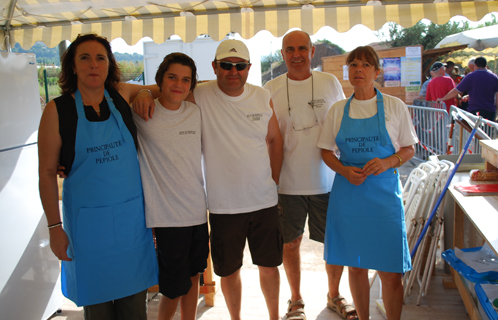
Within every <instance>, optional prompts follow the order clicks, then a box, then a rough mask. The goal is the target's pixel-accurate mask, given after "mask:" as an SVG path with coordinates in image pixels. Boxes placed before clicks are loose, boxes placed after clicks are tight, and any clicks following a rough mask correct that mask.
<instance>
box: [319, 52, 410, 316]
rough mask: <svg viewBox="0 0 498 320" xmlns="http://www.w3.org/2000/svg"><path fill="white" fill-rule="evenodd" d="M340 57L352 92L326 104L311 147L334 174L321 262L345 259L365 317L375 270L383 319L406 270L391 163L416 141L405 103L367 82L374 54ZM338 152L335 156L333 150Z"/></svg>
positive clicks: (399, 295) (394, 306)
mask: <svg viewBox="0 0 498 320" xmlns="http://www.w3.org/2000/svg"><path fill="white" fill-rule="evenodd" d="M346 63H347V65H348V69H349V81H350V83H351V84H352V85H353V87H354V90H355V91H354V94H353V96H351V97H350V98H349V99H347V100H343V101H340V102H338V103H336V104H334V105H333V106H332V108H331V109H330V111H329V113H328V114H327V117H326V119H325V123H324V126H323V128H322V132H321V136H320V140H319V143H318V146H319V147H320V148H321V149H322V157H323V160H324V162H325V163H326V164H327V165H328V166H329V167H330V168H331V169H332V170H334V171H335V172H336V173H337V174H336V176H335V180H334V184H333V186H332V191H331V194H330V201H329V207H328V211H327V226H326V232H325V254H324V255H325V260H326V261H327V264H333V265H344V266H348V267H349V268H348V269H349V270H348V272H349V283H350V288H351V294H352V296H353V301H354V303H355V307H356V310H357V312H358V317H359V319H360V320H366V319H368V318H369V310H368V307H369V303H370V286H369V281H368V269H375V270H378V271H379V276H380V279H381V280H382V297H383V301H384V304H385V307H386V313H387V318H388V319H389V320H396V319H400V317H401V309H402V306H403V286H402V282H401V278H402V274H403V273H404V272H406V271H409V270H411V260H410V252H409V250H408V243H407V239H406V230H405V220H404V209H403V202H402V189H401V183H400V181H399V173H398V170H397V169H396V168H398V167H399V166H400V165H401V164H402V163H404V162H406V161H408V160H410V159H411V158H412V157H413V154H414V150H415V149H414V144H415V143H416V142H417V141H418V139H417V136H416V134H415V130H414V128H413V125H412V123H411V119H410V115H409V113H408V108H407V107H406V105H405V104H404V103H403V102H402V101H401V100H399V99H398V98H395V97H392V96H388V95H383V94H381V93H380V91H378V90H376V89H375V88H374V81H375V80H376V79H377V77H378V76H379V74H380V63H379V58H378V56H377V54H376V53H375V51H374V50H373V49H372V48H371V47H368V46H367V47H358V48H356V49H355V50H353V51H352V52H351V53H350V54H349V56H348V58H347V60H346ZM336 154H337V155H338V156H340V160H339V159H338V157H337V156H336Z"/></svg>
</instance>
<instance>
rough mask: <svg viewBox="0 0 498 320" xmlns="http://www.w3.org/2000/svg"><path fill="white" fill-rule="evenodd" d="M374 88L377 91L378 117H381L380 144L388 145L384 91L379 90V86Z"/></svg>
mask: <svg viewBox="0 0 498 320" xmlns="http://www.w3.org/2000/svg"><path fill="white" fill-rule="evenodd" d="M374 90H375V91H376V93H377V113H378V119H379V132H380V145H381V146H387V143H388V139H387V130H384V129H385V128H386V115H385V112H384V97H383V96H382V93H380V91H379V90H377V88H374Z"/></svg>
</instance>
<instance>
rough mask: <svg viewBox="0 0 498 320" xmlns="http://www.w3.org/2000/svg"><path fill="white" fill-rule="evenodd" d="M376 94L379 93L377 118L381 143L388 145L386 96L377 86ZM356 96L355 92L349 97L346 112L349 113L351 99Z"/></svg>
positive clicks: (345, 107)
mask: <svg viewBox="0 0 498 320" xmlns="http://www.w3.org/2000/svg"><path fill="white" fill-rule="evenodd" d="M374 90H375V92H376V95H377V118H378V119H379V132H380V137H379V138H380V145H382V146H387V144H388V141H389V140H388V139H387V130H384V129H385V128H386V115H385V112H384V97H383V96H382V93H380V91H379V90H377V88H374ZM353 97H354V93H353V94H352V95H351V97H349V99H348V102H346V105H345V106H344V114H348V115H349V105H350V104H351V100H352V99H353Z"/></svg>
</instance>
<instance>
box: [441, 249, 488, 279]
mask: <svg viewBox="0 0 498 320" xmlns="http://www.w3.org/2000/svg"><path fill="white" fill-rule="evenodd" d="M481 248H482V247H477V248H468V249H461V250H462V251H463V252H475V251H479V250H481ZM441 256H442V257H443V259H444V260H445V261H446V262H447V263H448V264H449V265H450V266H451V267H452V268H453V269H455V270H456V271H457V272H458V273H459V274H460V275H462V276H463V277H464V278H465V279H467V280H469V281H470V282H474V283H481V282H489V283H498V272H497V271H488V272H477V271H475V270H474V269H473V268H471V267H469V266H468V265H467V264H465V262H463V261H462V260H460V259H458V258H457V256H456V255H455V250H453V249H448V250H446V251H445V252H443V253H442V254H441Z"/></svg>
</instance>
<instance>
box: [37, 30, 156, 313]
mask: <svg viewBox="0 0 498 320" xmlns="http://www.w3.org/2000/svg"><path fill="white" fill-rule="evenodd" d="M119 79H120V72H119V69H118V67H117V64H116V61H115V59H114V57H113V55H112V52H111V48H110V45H109V42H108V41H107V40H106V39H105V38H102V37H99V36H96V35H94V34H89V35H84V36H78V38H77V39H76V40H75V41H74V42H73V43H72V44H71V46H70V47H69V48H68V50H67V52H66V53H65V55H64V57H63V59H62V71H61V76H60V80H59V84H60V86H61V90H62V92H63V95H62V96H60V97H58V98H56V99H55V100H53V101H50V102H49V103H48V104H47V106H46V108H45V110H44V113H43V116H42V120H41V122H40V128H39V137H38V145H39V171H40V172H39V174H40V197H41V199H42V204H43V207H44V210H45V214H46V216H47V222H48V228H49V233H50V245H51V248H52V251H53V252H54V254H55V255H56V256H57V257H58V258H59V259H60V260H62V270H61V282H62V291H63V294H64V295H65V296H66V297H67V298H69V299H70V300H72V301H73V302H74V303H76V305H78V306H84V310H85V319H144V320H145V319H146V292H147V288H149V287H151V286H153V285H155V284H157V272H158V271H157V260H156V254H155V249H154V242H153V238H152V232H151V230H150V229H147V228H146V226H145V216H144V203H143V201H144V200H143V193H142V182H141V178H140V170H139V165H138V159H137V151H136V127H135V126H134V124H133V120H132V117H131V110H130V107H129V105H128V102H129V101H130V99H131V98H133V97H134V96H135V95H136V94H137V93H138V92H139V90H140V89H142V88H143V87H141V86H136V85H131V84H125V83H119ZM58 164H60V165H61V166H62V167H64V168H65V170H64V174H65V176H67V177H66V179H65V180H64V189H63V195H62V209H63V219H61V216H60V213H59V206H58V187H57V176H56V172H57V167H58Z"/></svg>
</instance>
